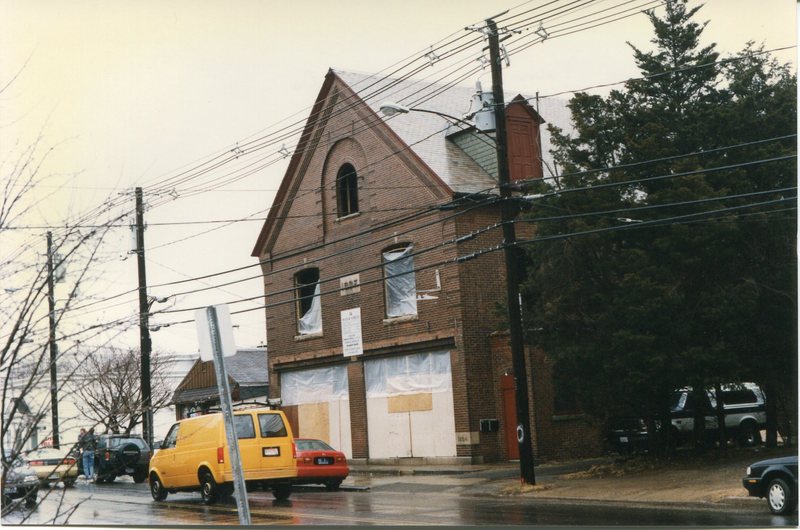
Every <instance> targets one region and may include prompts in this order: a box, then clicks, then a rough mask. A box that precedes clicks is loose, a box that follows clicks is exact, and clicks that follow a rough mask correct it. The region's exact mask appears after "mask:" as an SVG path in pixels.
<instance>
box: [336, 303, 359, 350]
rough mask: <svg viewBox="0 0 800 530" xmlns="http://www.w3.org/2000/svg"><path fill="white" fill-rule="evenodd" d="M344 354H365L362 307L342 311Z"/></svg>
mask: <svg viewBox="0 0 800 530" xmlns="http://www.w3.org/2000/svg"><path fill="white" fill-rule="evenodd" d="M341 318H342V354H343V355H344V356H345V357H352V356H354V355H363V353H364V344H363V343H362V341H361V308H360V307H356V308H353V309H345V310H344V311H342V315H341Z"/></svg>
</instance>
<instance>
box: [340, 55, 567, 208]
mask: <svg viewBox="0 0 800 530" xmlns="http://www.w3.org/2000/svg"><path fill="white" fill-rule="evenodd" d="M332 72H333V73H334V74H335V75H336V76H337V77H339V79H341V80H342V81H343V82H345V83H346V84H347V85H348V86H349V87H350V88H351V89H352V90H353V91H354V92H355V93H356V94H359V96H360V97H361V98H362V100H363V101H364V102H365V103H366V104H367V105H368V106H369V107H370V108H371V109H372V110H373V111H374V112H375V113H376V114H379V115H380V107H381V105H382V104H383V103H385V102H387V101H391V102H394V103H399V104H401V105H404V106H406V107H418V108H420V109H425V110H432V111H436V112H441V113H444V114H449V115H450V116H454V117H456V118H459V119H461V118H463V117H464V116H465V115H467V114H469V113H471V112H474V111H475V110H478V109H477V108H474V107H473V108H471V107H472V105H471V103H472V97H473V95H474V94H475V93H476V91H477V90H476V88H474V87H466V86H458V85H455V86H444V85H438V84H432V83H431V82H430V81H421V80H417V79H405V80H398V79H393V78H386V77H381V76H377V75H368V74H360V73H354V72H346V71H342V70H332ZM483 91H484V92H486V91H491V87H484V88H483ZM520 95H521V96H522V98H524V99H525V100H527V101H528V102H529V103H530V104H531V105H532V107H534V108H535V110H536V111H537V112H538V114H539V115H540V116H541V117H542V118H543V120H544V121H545V122H549V123H554V124H555V125H558V126H559V127H561V128H562V129H565V130H567V131H569V130H571V126H570V114H569V109H568V108H567V102H566V101H565V100H561V99H554V98H546V99H542V100H539V101H536V98H535V97H531V96H526V95H524V94H512V93H507V94H504V99H505V102H506V105H508V104H509V103H510V102H511V101H512V100H513V99H514V98H518V96H520ZM385 123H386V125H388V126H389V127H391V129H392V130H393V131H394V132H395V133H396V134H397V135H398V136H399V137H400V139H401V140H403V141H404V142H405V143H406V144H407V145H408V146H409V148H410V149H411V150H412V151H413V152H414V153H415V154H417V156H419V157H420V158H421V159H422V160H423V161H424V162H425V163H426V164H427V165H428V166H429V167H430V168H431V169H432V170H434V171H435V172H436V173H437V175H438V176H439V178H441V179H442V181H443V182H444V183H445V184H447V185H448V186H449V187H450V188H451V190H452V191H453V192H454V193H480V192H482V191H485V190H489V189H491V190H494V191H496V185H497V178H496V175H491V174H490V173H488V172H487V171H485V170H484V169H482V168H481V167H480V166H479V165H478V164H477V163H476V162H475V161H474V160H473V159H471V158H470V157H469V156H468V155H467V154H466V153H465V152H464V151H463V150H462V149H461V148H459V147H458V146H457V145H456V144H455V143H454V142H452V141H450V140H448V136H450V135H452V134H453V133H455V132H458V131H459V130H460V129H465V128H466V127H465V126H464V125H462V124H458V123H456V124H448V121H447V120H445V119H444V118H443V117H441V116H437V115H435V114H430V113H426V112H409V113H408V114H398V115H395V116H392V117H390V118H386V119H385ZM541 136H542V138H541V139H542V159H543V160H542V161H543V165H544V174H545V176H553V172H554V167H555V165H554V163H553V157H552V155H551V154H550V149H551V147H552V144H551V141H550V133H549V132H548V131H547V129H546V127H543V128H542V131H541Z"/></svg>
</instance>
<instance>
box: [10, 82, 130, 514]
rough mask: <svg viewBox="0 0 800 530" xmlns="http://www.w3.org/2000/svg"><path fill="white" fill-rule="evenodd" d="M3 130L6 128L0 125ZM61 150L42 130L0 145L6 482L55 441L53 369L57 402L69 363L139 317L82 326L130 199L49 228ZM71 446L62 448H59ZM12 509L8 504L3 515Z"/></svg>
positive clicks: (88, 355)
mask: <svg viewBox="0 0 800 530" xmlns="http://www.w3.org/2000/svg"><path fill="white" fill-rule="evenodd" d="M16 77H17V76H15V78H16ZM12 81H13V79H12ZM10 85H11V81H9V82H8V83H5V84H2V83H0V95H2V94H3V93H4V92H5V91H6V90H7V89H8V87H9V86H10ZM0 132H5V131H2V125H0ZM58 147H59V146H58V145H52V144H51V145H48V142H47V141H46V140H45V135H44V132H43V131H39V133H38V134H36V135H35V138H34V139H33V140H32V141H29V142H25V141H16V142H15V141H9V140H8V135H3V142H2V150H0V379H2V383H1V385H2V386H1V388H0V407H2V410H1V411H0V412H1V414H0V434H1V435H0V449H2V455H0V458H2V478H3V482H5V478H6V476H7V473H8V471H9V469H10V468H11V465H12V463H13V462H14V460H15V459H16V458H17V457H18V456H20V455H21V454H22V453H23V452H24V451H25V450H26V449H31V448H35V447H37V446H38V445H39V444H40V443H41V441H42V440H43V439H46V438H53V430H52V424H51V423H50V422H48V421H47V420H48V419H49V418H50V417H51V413H52V410H53V409H52V407H51V404H52V399H51V398H52V395H53V394H51V391H52V388H51V385H52V384H53V382H52V381H51V367H56V368H57V372H58V381H57V382H56V383H55V387H56V388H55V390H56V392H55V394H56V396H57V399H56V403H60V402H61V401H63V400H64V399H65V398H67V397H68V396H67V395H66V389H67V388H68V387H69V384H70V382H71V381H72V380H73V378H74V377H75V374H76V372H75V367H76V366H78V365H82V363H83V361H85V360H86V359H88V358H91V357H92V355H93V353H94V349H96V348H97V347H98V346H101V345H103V344H106V343H108V342H110V341H113V340H115V339H116V338H117V337H118V335H119V334H121V333H123V332H124V331H125V330H127V329H129V328H131V327H133V326H134V325H135V323H136V314H135V313H134V314H132V315H129V316H128V317H126V318H121V319H116V320H109V319H107V320H106V321H99V322H95V323H92V324H89V322H88V318H87V317H86V315H87V314H88V313H89V312H90V311H91V310H92V308H94V309H96V308H97V306H98V304H99V303H102V299H101V300H93V299H90V298H89V297H87V295H86V294H82V291H86V292H89V289H87V288H86V287H87V286H90V285H91V284H92V283H93V281H94V280H95V279H96V278H97V277H99V275H100V274H101V271H102V269H103V265H104V263H105V262H107V261H108V260H107V256H106V255H105V252H107V250H106V249H107V248H108V246H107V245H106V242H107V241H108V240H109V238H108V237H107V236H108V235H109V234H111V233H112V231H113V230H114V229H115V228H116V227H117V226H120V225H119V220H120V219H122V218H123V217H124V216H126V215H128V214H129V213H130V212H129V211H125V212H121V211H120V206H123V205H124V204H125V203H128V199H127V198H124V197H122V198H121V197H118V196H116V197H111V198H109V199H106V200H105V201H101V203H100V204H99V205H98V206H97V207H96V208H94V209H92V210H90V211H86V212H82V213H81V215H80V216H75V217H74V218H70V219H64V218H59V219H58V220H57V221H54V222H51V223H52V225H53V226H48V224H49V223H48V222H47V219H48V217H51V216H53V214H52V212H51V211H50V209H48V208H47V205H46V204H45V202H44V201H46V200H47V199H48V198H49V197H51V196H53V195H57V194H65V193H66V192H67V191H66V190H65V189H63V188H60V187H58V185H55V186H53V184H58V183H59V182H60V183H61V185H63V182H61V181H62V180H63V179H61V178H60V177H59V176H58V175H57V174H56V170H50V169H48V164H49V157H50V155H51V154H52V153H53V152H54V150H56V149H58ZM59 170H60V168H59ZM59 175H63V173H59ZM123 201H124V202H123ZM128 210H130V208H128ZM42 225H44V226H42ZM46 232H50V233H51V236H52V245H51V247H50V249H51V252H48V250H47V245H46V242H47V240H46V238H45V233H46ZM114 256H116V253H114ZM51 260H52V265H53V267H52V269H56V270H59V269H61V268H63V267H65V266H66V265H67V264H69V269H70V274H69V275H68V277H67V278H66V279H65V280H64V282H63V283H61V284H60V285H59V286H58V293H59V299H58V308H57V309H53V310H52V311H51V309H50V307H49V303H48V302H49V301H50V300H54V299H55V295H53V296H52V298H51V296H50V295H51V293H52V292H54V291H55V289H53V290H51V289H50V288H49V282H48V280H49V278H50V276H51V270H52V269H51V267H50V266H49V264H48V261H51ZM82 286H83V287H84V289H81V287H82ZM51 319H52V321H53V324H54V325H53V326H51V325H50V320H51ZM51 330H53V331H51ZM55 330H57V331H55ZM117 340H118V339H117ZM90 344H92V345H94V346H92V347H90V346H89V345H90ZM51 346H53V347H52V348H51ZM137 386H138V385H137ZM53 418H54V419H55V416H53ZM66 419H68V418H62V420H66ZM53 423H56V422H55V421H53ZM57 427H58V426H57ZM56 439H57V438H56ZM68 446H69V444H63V445H62V447H63V448H66V447H68ZM48 491H50V490H48ZM47 494H50V493H47ZM12 508H13V506H6V505H4V506H3V513H4V514H5V513H6V512H7V511H8V510H9V509H12Z"/></svg>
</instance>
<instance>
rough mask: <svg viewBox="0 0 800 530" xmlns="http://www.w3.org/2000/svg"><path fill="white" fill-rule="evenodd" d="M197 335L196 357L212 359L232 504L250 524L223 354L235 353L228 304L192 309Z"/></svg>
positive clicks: (243, 522)
mask: <svg viewBox="0 0 800 530" xmlns="http://www.w3.org/2000/svg"><path fill="white" fill-rule="evenodd" d="M195 321H196V322H197V336H198V338H199V342H200V359H201V360H204V361H208V360H211V359H213V360H214V372H216V374H217V388H218V389H219V403H220V408H221V409H222V418H223V420H224V423H225V436H226V439H227V440H228V454H229V456H230V459H231V470H232V471H233V488H234V492H235V493H236V507H237V508H238V512H239V524H242V525H250V505H249V504H248V502H247V488H246V487H245V483H244V472H243V470H242V459H241V457H240V455H239V441H238V440H237V438H236V431H235V428H234V424H233V407H232V405H231V390H230V386H229V385H228V373H227V372H226V370H225V357H229V356H231V355H234V354H235V353H236V346H235V344H234V342H233V327H232V326H231V322H230V321H231V316H230V312H229V311H228V307H227V306H225V305H217V306H209V307H206V308H205V309H200V310H198V311H197V312H195Z"/></svg>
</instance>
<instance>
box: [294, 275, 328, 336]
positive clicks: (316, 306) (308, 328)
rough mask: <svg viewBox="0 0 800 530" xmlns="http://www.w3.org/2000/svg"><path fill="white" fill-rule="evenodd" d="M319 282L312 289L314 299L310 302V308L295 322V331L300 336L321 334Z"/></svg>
mask: <svg viewBox="0 0 800 530" xmlns="http://www.w3.org/2000/svg"><path fill="white" fill-rule="evenodd" d="M319 285H320V284H319V282H317V286H316V287H315V288H314V298H313V299H312V300H311V307H309V308H308V311H306V314H305V315H303V316H302V318H300V320H298V321H297V331H298V332H299V333H300V334H301V335H309V334H311V333H321V332H322V305H321V303H320V296H319Z"/></svg>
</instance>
